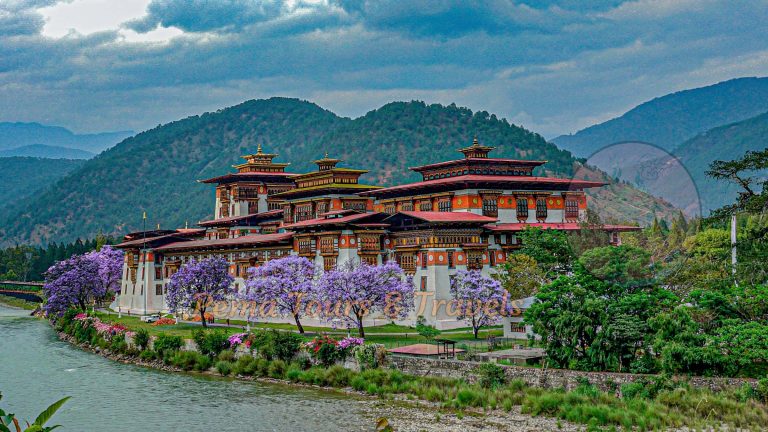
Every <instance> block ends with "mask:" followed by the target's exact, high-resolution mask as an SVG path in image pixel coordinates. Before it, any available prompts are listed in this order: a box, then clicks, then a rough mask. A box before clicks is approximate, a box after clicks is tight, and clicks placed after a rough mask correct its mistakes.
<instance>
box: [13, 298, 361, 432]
mask: <svg viewBox="0 0 768 432" xmlns="http://www.w3.org/2000/svg"><path fill="white" fill-rule="evenodd" d="M27 314H28V312H27V311H21V310H17V309H10V308H6V307H4V306H2V305H0V392H2V393H3V400H2V401H0V406H2V408H3V409H5V410H6V411H10V412H13V413H15V414H16V415H17V417H20V418H22V419H25V420H30V421H31V420H34V417H35V416H36V415H37V414H38V413H39V412H41V411H42V410H43V409H44V408H45V407H47V406H48V405H49V404H51V403H52V402H54V401H56V400H58V399H60V398H62V397H64V396H72V399H71V400H69V401H68V402H67V403H66V404H65V405H64V407H63V408H62V409H61V410H59V412H58V413H57V414H56V416H54V418H53V421H52V422H51V423H50V424H61V425H62V426H63V427H62V428H59V429H57V430H61V431H98V432H123V431H142V432H143V431H217V432H219V431H220V432H227V431H292V432H294V431H295V432H300V431H313V432H315V431H334V432H335V431H348V430H349V431H363V430H371V429H372V428H373V427H372V426H373V421H372V420H371V419H370V418H364V416H363V412H364V411H365V410H366V405H365V404H364V403H363V402H361V401H359V400H357V399H354V398H352V397H350V396H346V395H340V394H337V393H334V392H325V391H320V390H313V389H307V388H297V387H291V386H284V385H277V384H268V383H252V382H242V381H235V380H231V379H223V378H213V377H203V376H197V375H188V374H177V373H168V372H160V371H156V370H152V369H147V368H142V367H138V366H133V365H125V364H122V363H117V362H114V361H111V360H107V359H105V358H102V357H100V356H98V355H96V354H92V353H88V352H85V351H81V350H80V349H78V348H75V347H72V346H70V345H69V344H68V343H66V342H63V341H60V340H59V339H58V338H57V337H56V334H55V333H54V331H53V330H52V329H51V328H50V327H49V326H48V325H47V324H46V323H45V322H43V321H42V320H38V319H35V318H31V317H28V316H26V315H27Z"/></svg>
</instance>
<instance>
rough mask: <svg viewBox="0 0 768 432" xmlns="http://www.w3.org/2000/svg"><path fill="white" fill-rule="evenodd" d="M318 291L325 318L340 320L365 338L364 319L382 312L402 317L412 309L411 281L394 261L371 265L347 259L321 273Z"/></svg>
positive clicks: (412, 289) (395, 317) (394, 317)
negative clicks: (373, 313)
mask: <svg viewBox="0 0 768 432" xmlns="http://www.w3.org/2000/svg"><path fill="white" fill-rule="evenodd" d="M318 292H319V293H320V294H321V296H322V298H323V300H324V302H325V303H326V308H325V311H324V313H325V318H326V319H327V320H329V321H332V322H333V321H334V320H336V319H342V320H343V321H344V322H346V323H347V325H348V326H350V327H352V326H355V327H357V329H358V332H359V333H360V336H361V337H365V330H364V329H363V319H364V318H365V317H366V316H367V315H368V314H370V313H372V312H381V313H383V314H385V315H386V316H388V317H389V318H391V319H398V318H399V319H403V318H406V317H407V316H408V313H409V312H410V311H411V310H412V309H413V307H414V303H413V292H414V288H413V280H412V278H411V277H410V276H406V275H405V274H404V273H403V270H402V269H401V268H400V266H398V265H397V263H395V262H392V261H390V262H388V263H386V264H384V265H378V266H372V265H368V264H365V263H354V262H352V261H347V262H346V263H344V264H343V265H341V266H339V267H337V269H336V270H331V271H327V272H325V273H323V275H322V276H321V277H320V280H319V281H318Z"/></svg>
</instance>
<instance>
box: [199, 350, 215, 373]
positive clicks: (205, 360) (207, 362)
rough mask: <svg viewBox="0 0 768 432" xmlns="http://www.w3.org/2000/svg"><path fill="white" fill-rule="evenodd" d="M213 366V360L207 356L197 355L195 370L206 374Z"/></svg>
mask: <svg viewBox="0 0 768 432" xmlns="http://www.w3.org/2000/svg"><path fill="white" fill-rule="evenodd" d="M212 365H213V359H211V358H210V357H208V356H207V355H205V354H200V353H195V370H196V371H198V372H205V371H207V370H208V369H210V368H211V366H212Z"/></svg>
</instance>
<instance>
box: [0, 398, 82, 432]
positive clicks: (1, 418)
mask: <svg viewBox="0 0 768 432" xmlns="http://www.w3.org/2000/svg"><path fill="white" fill-rule="evenodd" d="M2 399H3V394H2V393H0V400H2ZM69 399H70V397H69V396H68V397H65V398H62V399H59V400H58V401H56V402H54V403H52V404H51V405H50V406H49V407H48V408H46V409H45V410H44V411H43V412H41V413H40V414H38V415H37V417H36V418H35V421H34V422H32V424H30V423H29V422H25V423H26V424H27V427H26V428H25V429H21V426H20V423H21V422H20V421H19V419H17V418H16V416H15V415H14V414H11V413H6V412H5V411H4V410H3V409H2V408H0V432H11V427H13V428H14V429H13V430H14V431H16V432H22V430H23V432H50V431H52V430H54V429H56V428H58V427H60V425H56V426H46V423H48V422H49V421H50V420H51V418H52V417H53V415H54V414H56V411H58V410H59V408H61V407H62V406H63V405H64V404H65V403H66V402H67V401H68V400H69Z"/></svg>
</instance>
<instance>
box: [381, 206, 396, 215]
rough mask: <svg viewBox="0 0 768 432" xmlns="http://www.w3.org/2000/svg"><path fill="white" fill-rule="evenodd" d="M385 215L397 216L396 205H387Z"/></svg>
mask: <svg viewBox="0 0 768 432" xmlns="http://www.w3.org/2000/svg"><path fill="white" fill-rule="evenodd" d="M384 213H386V214H395V213H396V211H395V205H394V204H387V205H386V206H384Z"/></svg>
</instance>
